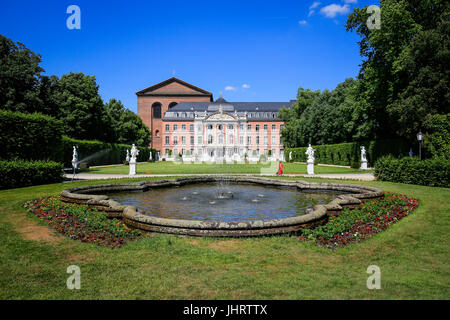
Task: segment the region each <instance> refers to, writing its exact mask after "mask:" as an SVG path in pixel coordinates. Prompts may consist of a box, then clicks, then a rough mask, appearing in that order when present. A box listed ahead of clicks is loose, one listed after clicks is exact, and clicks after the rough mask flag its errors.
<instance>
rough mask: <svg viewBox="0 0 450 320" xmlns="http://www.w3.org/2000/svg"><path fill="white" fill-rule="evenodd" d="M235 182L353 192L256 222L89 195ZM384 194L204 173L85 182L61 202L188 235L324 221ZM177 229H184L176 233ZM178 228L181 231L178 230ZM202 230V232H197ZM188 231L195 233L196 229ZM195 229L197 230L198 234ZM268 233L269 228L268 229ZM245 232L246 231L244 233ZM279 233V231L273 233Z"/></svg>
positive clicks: (129, 222)
mask: <svg viewBox="0 0 450 320" xmlns="http://www.w3.org/2000/svg"><path fill="white" fill-rule="evenodd" d="M220 181H227V182H234V183H251V184H259V185H269V186H270V185H272V186H285V187H296V188H297V189H299V190H317V191H319V190H329V191H344V192H354V193H351V194H343V195H339V196H338V197H336V198H335V199H333V200H332V201H331V202H329V203H328V204H326V205H315V206H313V207H312V208H309V209H307V213H306V214H304V215H301V216H295V217H289V218H281V219H271V220H255V221H200V220H181V219H170V218H159V217H153V216H148V215H144V214H142V213H140V212H139V211H138V209H137V208H136V207H134V206H123V205H121V204H120V203H119V202H117V201H115V200H113V199H110V198H109V197H107V196H105V195H98V194H90V193H92V192H95V193H100V192H102V191H139V190H141V191H146V190H148V189H151V188H161V187H175V186H181V185H185V184H191V183H203V182H204V183H207V182H220ZM383 196H384V191H383V190H381V189H378V188H375V187H370V186H361V185H354V184H341V183H328V182H307V181H303V180H281V179H272V178H260V177H230V176H203V177H187V178H176V179H170V180H167V179H164V180H150V181H139V182H131V183H108V184H97V185H88V186H81V187H74V188H69V189H66V190H64V191H62V192H61V197H62V200H63V201H64V202H69V203H79V204H87V205H88V206H91V207H95V208H97V209H100V210H103V211H106V212H107V213H108V216H109V217H116V218H123V219H124V222H125V223H126V224H127V225H130V226H133V227H138V228H143V229H146V226H151V227H148V228H147V229H151V230H152V231H155V230H165V231H161V232H168V233H179V234H189V232H187V233H186V230H191V231H192V230H194V231H195V230H197V231H198V232H200V233H202V232H210V231H213V233H214V231H220V230H231V231H233V230H234V231H235V232H239V230H247V231H248V230H250V231H251V230H260V229H271V230H273V229H274V228H280V227H283V228H285V227H295V228H298V227H301V226H302V225H307V224H312V223H315V222H318V221H320V220H324V219H326V218H327V216H329V215H332V213H333V212H334V213H336V212H339V211H341V210H342V209H343V208H344V207H357V206H359V205H360V204H361V200H365V199H367V200H370V199H377V198H380V197H383ZM177 228H181V229H183V230H184V231H182V232H178V231H177ZM181 229H180V230H181ZM199 230H203V231H199ZM194 231H193V232H191V233H193V234H194V233H195V232H194ZM198 232H197V233H198ZM267 232H269V231H267ZM244 233H245V232H244ZM275 233H280V232H275Z"/></svg>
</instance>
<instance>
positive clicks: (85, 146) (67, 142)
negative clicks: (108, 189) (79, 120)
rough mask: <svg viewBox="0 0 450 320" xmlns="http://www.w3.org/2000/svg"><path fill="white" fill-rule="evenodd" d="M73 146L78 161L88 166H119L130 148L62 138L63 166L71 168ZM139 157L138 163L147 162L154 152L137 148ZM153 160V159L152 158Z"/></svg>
mask: <svg viewBox="0 0 450 320" xmlns="http://www.w3.org/2000/svg"><path fill="white" fill-rule="evenodd" d="M73 146H77V147H78V160H79V161H83V162H87V163H88V164H89V165H90V166H96V165H97V166H98V165H107V164H120V163H123V162H124V160H125V158H126V156H127V149H128V150H130V149H131V146H130V145H126V144H115V143H106V142H100V141H96V140H77V139H72V138H69V137H67V136H63V150H64V156H63V157H64V166H66V167H71V166H72V154H73ZM137 148H138V149H139V155H138V156H137V161H138V162H145V161H148V159H149V157H150V150H152V152H153V156H154V155H155V152H156V150H154V149H150V148H147V147H137ZM153 159H154V157H153Z"/></svg>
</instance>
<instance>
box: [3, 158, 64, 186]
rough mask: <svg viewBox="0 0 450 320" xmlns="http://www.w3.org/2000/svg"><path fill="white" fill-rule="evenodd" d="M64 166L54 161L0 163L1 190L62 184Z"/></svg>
mask: <svg viewBox="0 0 450 320" xmlns="http://www.w3.org/2000/svg"><path fill="white" fill-rule="evenodd" d="M62 179H63V171H62V164H61V163H57V162H53V161H43V160H37V161H25V160H14V161H0V189H10V188H19V187H27V186H33V185H38V184H46V183H54V182H60V181H62Z"/></svg>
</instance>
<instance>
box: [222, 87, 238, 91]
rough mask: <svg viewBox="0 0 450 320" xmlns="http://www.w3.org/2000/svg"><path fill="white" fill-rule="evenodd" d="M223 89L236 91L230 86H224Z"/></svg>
mask: <svg viewBox="0 0 450 320" xmlns="http://www.w3.org/2000/svg"><path fill="white" fill-rule="evenodd" d="M225 91H236V88H235V87H232V86H226V87H225Z"/></svg>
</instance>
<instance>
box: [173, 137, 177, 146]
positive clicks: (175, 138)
mask: <svg viewBox="0 0 450 320" xmlns="http://www.w3.org/2000/svg"><path fill="white" fill-rule="evenodd" d="M177 144H178V137H173V145H175V146H176V145H177Z"/></svg>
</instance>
